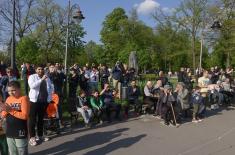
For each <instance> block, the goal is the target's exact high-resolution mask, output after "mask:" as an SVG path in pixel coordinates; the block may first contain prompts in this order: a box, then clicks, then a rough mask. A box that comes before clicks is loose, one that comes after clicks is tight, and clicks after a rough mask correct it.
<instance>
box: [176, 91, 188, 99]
mask: <svg viewBox="0 0 235 155" xmlns="http://www.w3.org/2000/svg"><path fill="white" fill-rule="evenodd" d="M178 95H180V97H181V98H182V99H186V98H187V97H188V95H189V93H188V90H187V89H185V90H184V91H183V90H182V91H181V93H180V94H178Z"/></svg>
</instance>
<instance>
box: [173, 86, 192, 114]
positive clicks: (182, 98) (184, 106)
mask: <svg viewBox="0 0 235 155" xmlns="http://www.w3.org/2000/svg"><path fill="white" fill-rule="evenodd" d="M175 92H176V93H177V102H178V103H179V104H180V107H181V114H182V115H183V117H184V118H186V117H188V110H189V107H190V106H189V99H190V93H189V91H188V89H187V88H185V85H184V83H183V82H179V83H178V84H177V86H176V88H175Z"/></svg>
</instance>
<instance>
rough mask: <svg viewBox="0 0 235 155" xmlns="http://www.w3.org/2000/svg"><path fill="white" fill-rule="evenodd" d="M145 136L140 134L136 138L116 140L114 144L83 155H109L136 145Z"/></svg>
mask: <svg viewBox="0 0 235 155" xmlns="http://www.w3.org/2000/svg"><path fill="white" fill-rule="evenodd" d="M145 136H146V134H142V135H139V136H136V137H129V138H124V139H121V140H118V141H116V142H113V143H110V144H108V145H106V146H104V147H102V148H99V149H96V150H93V151H90V152H88V153H86V154H85V155H99V154H108V153H110V152H112V151H114V150H117V149H120V148H127V147H130V146H131V145H133V144H135V143H137V142H138V141H140V140H141V139H142V138H143V137H145Z"/></svg>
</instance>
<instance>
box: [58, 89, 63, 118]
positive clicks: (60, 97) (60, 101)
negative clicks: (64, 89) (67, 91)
mask: <svg viewBox="0 0 235 155" xmlns="http://www.w3.org/2000/svg"><path fill="white" fill-rule="evenodd" d="M61 94H62V93H60V94H59V104H58V114H59V120H60V121H61V122H62V120H63V118H62V117H63V112H62V104H63V95H61Z"/></svg>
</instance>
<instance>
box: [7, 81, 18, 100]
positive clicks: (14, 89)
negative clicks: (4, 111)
mask: <svg viewBox="0 0 235 155" xmlns="http://www.w3.org/2000/svg"><path fill="white" fill-rule="evenodd" d="M7 91H8V94H9V95H10V96H14V97H20V82H18V81H11V82H9V84H8V87H7Z"/></svg>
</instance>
